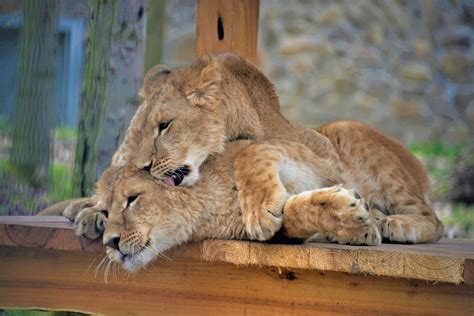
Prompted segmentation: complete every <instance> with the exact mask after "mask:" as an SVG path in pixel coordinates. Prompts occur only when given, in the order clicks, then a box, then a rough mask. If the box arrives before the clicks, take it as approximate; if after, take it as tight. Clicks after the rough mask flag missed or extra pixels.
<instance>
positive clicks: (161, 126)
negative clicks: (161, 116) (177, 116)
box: [158, 121, 171, 134]
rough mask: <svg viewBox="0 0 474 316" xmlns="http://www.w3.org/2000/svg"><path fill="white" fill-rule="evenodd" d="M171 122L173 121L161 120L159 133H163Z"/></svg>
mask: <svg viewBox="0 0 474 316" xmlns="http://www.w3.org/2000/svg"><path fill="white" fill-rule="evenodd" d="M170 123H171V121H163V122H160V124H158V131H159V133H160V134H161V133H162V132H163V131H164V130H165V129H167V128H168V126H170Z"/></svg>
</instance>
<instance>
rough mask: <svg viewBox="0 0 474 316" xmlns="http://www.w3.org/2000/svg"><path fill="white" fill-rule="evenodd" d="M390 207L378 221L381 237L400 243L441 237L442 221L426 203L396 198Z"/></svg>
mask: <svg viewBox="0 0 474 316" xmlns="http://www.w3.org/2000/svg"><path fill="white" fill-rule="evenodd" d="M391 207H392V208H391V210H389V212H390V215H388V216H386V217H384V218H383V219H382V220H381V221H380V233H381V235H382V237H383V238H386V239H388V240H390V241H393V242H400V243H407V242H408V243H429V242H436V241H438V240H439V239H440V238H441V237H443V234H444V226H443V223H442V222H441V221H440V220H439V219H438V217H437V216H436V214H435V212H434V211H433V209H432V208H431V207H430V206H429V204H428V203H425V202H423V201H417V200H408V201H407V200H398V201H396V202H395V203H394V204H393V205H392V206H391Z"/></svg>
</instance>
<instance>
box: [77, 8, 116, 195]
mask: <svg viewBox="0 0 474 316" xmlns="http://www.w3.org/2000/svg"><path fill="white" fill-rule="evenodd" d="M89 3H90V7H91V13H90V26H89V38H88V42H87V53H86V66H85V73H84V78H83V84H82V95H81V114H80V119H79V128H78V137H77V145H76V157H75V164H74V176H73V192H74V194H75V195H76V196H77V195H79V196H85V195H89V194H90V192H91V189H92V188H93V185H94V182H95V179H96V176H95V174H94V162H95V160H96V156H97V154H96V151H95V148H96V141H97V137H98V135H99V128H100V126H101V124H102V122H103V118H104V114H105V108H106V103H105V100H106V97H105V96H106V88H107V80H108V73H109V68H110V67H109V64H110V63H109V61H110V54H111V39H112V26H113V24H114V19H115V9H116V1H115V0H90V2H89Z"/></svg>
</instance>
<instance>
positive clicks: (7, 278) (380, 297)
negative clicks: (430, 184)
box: [0, 246, 474, 315]
mask: <svg viewBox="0 0 474 316" xmlns="http://www.w3.org/2000/svg"><path fill="white" fill-rule="evenodd" d="M180 255H181V254H178V253H175V254H170V256H171V259H170V260H166V259H162V260H158V261H156V262H155V263H154V264H153V265H152V266H150V267H149V268H148V269H147V270H145V271H141V272H139V273H137V274H133V275H130V276H124V275H122V273H120V272H117V274H116V276H115V277H114V274H113V272H110V274H109V283H107V284H105V283H104V279H103V270H101V271H100V272H99V274H98V275H97V277H95V275H94V268H95V266H96V265H97V264H98V262H99V261H100V259H101V257H100V256H99V257H98V258H97V254H92V253H84V252H71V251H68V252H65V251H54V250H44V249H37V248H14V247H6V246H0V257H1V258H2V260H0V307H3V308H42V309H56V310H76V311H83V312H89V313H105V314H113V315H126V314H129V313H130V314H133V315H140V314H172V313H175V314H178V315H181V314H191V313H193V314H219V315H227V314H232V315H233V314H251V315H256V314H258V315H274V314H278V313H281V314H309V313H316V312H324V313H328V314H365V315H366V314H369V315H370V314H410V315H422V314H424V315H426V314H430V315H472V314H473V313H474V305H473V304H474V300H473V299H472V298H473V296H474V286H473V285H467V284H462V285H458V286H455V285H450V284H446V283H443V284H441V283H439V284H431V283H429V282H425V281H415V280H404V279H394V278H385V277H372V276H360V275H348V274H343V273H334V272H320V271H314V270H306V269H278V268H275V267H237V266H235V265H232V264H228V263H222V262H220V263H209V262H205V261H200V260H193V259H183V258H182V257H181V256H180ZM94 260H95V262H94V263H93V264H92V265H91V262H93V261H94ZM32 267H34V268H32Z"/></svg>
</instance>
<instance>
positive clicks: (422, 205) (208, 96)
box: [112, 54, 443, 243]
mask: <svg viewBox="0 0 474 316" xmlns="http://www.w3.org/2000/svg"><path fill="white" fill-rule="evenodd" d="M142 94H143V96H144V98H145V100H144V103H143V105H142V106H141V107H140V108H139V110H138V111H137V114H136V115H135V117H134V119H133V120H132V123H131V125H130V127H129V130H128V132H127V135H126V138H125V140H124V142H123V144H122V145H121V146H120V148H119V149H118V150H117V152H116V154H115V155H114V157H113V161H112V166H115V167H117V166H123V165H124V164H126V163H127V162H130V163H132V164H134V165H135V166H136V167H137V168H140V169H144V168H145V169H146V168H150V172H151V174H152V175H153V176H154V177H156V178H158V179H162V178H163V177H164V174H165V173H166V172H167V171H170V170H174V169H176V168H179V167H180V166H183V165H189V166H190V167H191V173H190V175H189V176H187V177H186V178H185V180H184V181H183V185H185V186H192V185H194V184H196V183H198V181H199V179H200V176H201V174H200V167H201V165H202V164H203V163H205V161H206V159H207V158H208V157H209V156H210V155H214V154H218V153H222V152H223V150H224V148H225V146H226V141H228V140H233V139H237V138H249V139H252V140H254V141H261V140H266V139H281V140H289V141H296V142H299V143H300V144H302V145H304V146H305V148H307V149H309V150H310V151H311V152H312V153H314V154H315V155H317V157H318V159H320V160H321V161H324V162H325V165H324V168H322V170H323V171H324V172H325V174H328V178H324V177H321V178H322V180H323V181H321V183H320V184H321V186H316V187H313V188H311V189H318V188H321V187H323V186H324V185H326V184H325V181H326V182H329V183H332V181H333V180H335V181H336V182H339V183H341V184H343V185H344V187H347V188H352V189H354V190H356V191H358V192H360V194H361V195H362V197H363V198H364V199H365V200H366V201H367V202H368V204H369V207H370V209H371V213H373V214H381V213H383V214H385V215H388V216H385V217H376V218H374V219H376V220H377V218H378V221H379V222H378V226H379V228H380V232H381V234H382V235H383V237H385V238H387V239H389V240H392V241H397V242H412V243H418V242H433V241H436V240H438V239H439V238H440V237H441V236H442V234H443V225H442V223H441V222H440V221H439V219H438V218H437V217H436V214H435V213H434V211H433V209H432V206H431V203H430V201H429V199H428V184H427V176H426V172H425V171H424V169H423V168H422V166H421V165H420V163H419V162H418V161H417V160H416V158H415V157H413V155H411V154H410V153H409V151H408V150H407V149H406V148H405V147H403V146H402V145H401V144H400V143H399V142H398V141H396V140H394V139H392V138H390V137H387V136H385V135H383V134H381V133H380V132H378V131H376V130H374V129H372V128H370V127H368V126H366V125H363V124H361V123H357V122H336V123H332V124H328V125H326V126H323V127H321V128H318V129H315V130H310V129H306V128H303V127H300V126H298V125H296V124H293V123H290V122H288V121H287V120H286V119H285V118H284V117H283V116H282V115H281V113H280V111H279V101H278V98H277V96H276V94H275V90H274V88H273V85H272V84H271V83H270V81H269V80H268V79H267V78H266V77H265V76H264V75H263V74H262V73H261V72H260V71H259V70H258V69H257V68H256V67H255V66H253V65H252V64H250V63H249V62H247V61H245V60H244V59H242V58H239V57H237V56H234V55H229V54H225V55H220V56H218V57H216V58H213V57H210V56H206V57H205V58H202V59H200V60H198V61H197V62H196V63H195V64H193V65H191V66H189V67H184V68H180V69H176V70H173V71H169V70H167V69H166V68H164V67H163V66H157V67H155V68H154V69H152V70H151V71H150V73H149V74H148V75H147V76H146V78H145V81H144V87H143V91H142ZM165 121H166V122H171V123H170V126H169V127H168V128H167V129H166V130H165V131H163V132H162V133H159V132H158V131H157V127H158V126H159V124H160V122H165ZM249 159H250V160H251V159H252V158H251V157H249ZM241 165H244V166H245V165H251V162H250V161H249V162H246V161H245V159H244V158H242V162H241ZM313 171H315V170H313ZM236 172H240V173H239V174H240V176H239V174H236V177H237V183H238V190H239V195H240V199H241V201H247V203H246V204H241V206H242V212H243V213H244V214H243V215H244V216H243V218H244V221H246V222H245V225H246V232H247V234H248V236H249V237H250V238H251V239H259V240H265V239H268V238H270V237H271V236H272V235H273V234H274V233H275V232H276V231H277V230H278V229H280V228H281V222H282V221H281V220H279V221H274V220H272V216H275V215H276V216H277V217H278V216H281V209H280V210H278V211H276V212H277V214H272V212H275V210H274V208H275V207H278V206H281V204H282V203H281V201H282V200H283V199H284V198H283V197H282V196H281V195H282V194H281V192H282V191H281V190H280V189H278V181H276V182H275V181H260V182H259V183H258V187H254V185H255V183H251V182H249V183H248V185H249V186H250V187H246V185H247V184H246V182H245V181H244V180H242V181H241V180H239V179H240V178H247V177H250V178H252V177H254V176H255V175H254V174H253V173H252V171H251V170H248V171H245V170H242V171H239V170H238V169H236ZM318 172H319V170H318ZM273 174H275V171H274V172H273ZM256 178H258V177H256ZM274 179H276V177H274ZM275 186H276V187H275ZM268 188H270V189H268ZM271 188H276V190H279V191H280V192H276V194H270V195H269V196H270V197H269V198H268V195H267V196H265V195H264V194H265V193H263V192H267V193H268V192H271V191H272V190H273V189H271ZM266 197H267V198H266ZM157 199H159V197H158V196H157ZM269 199H271V200H269ZM268 205H271V206H272V207H270V208H268ZM377 210H379V211H380V212H379V211H377Z"/></svg>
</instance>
